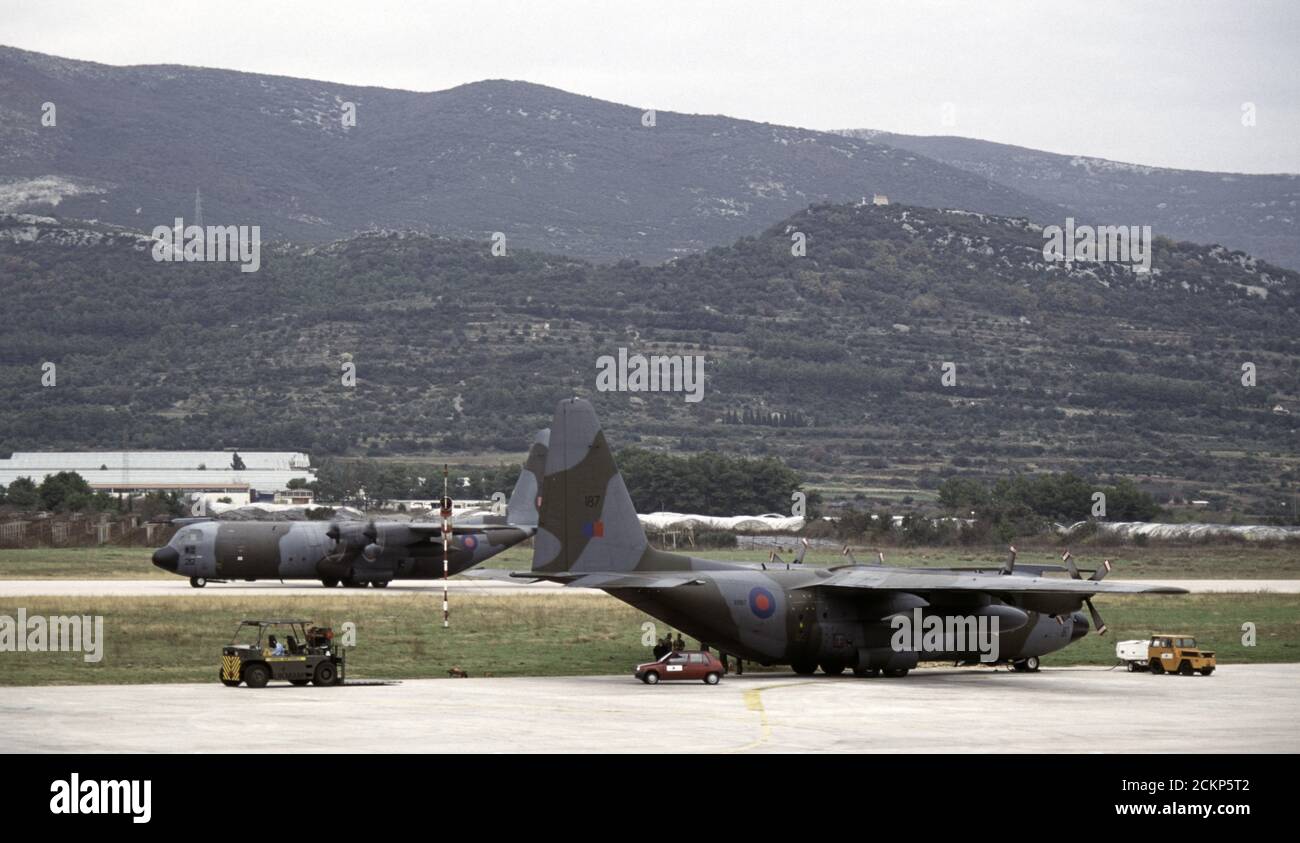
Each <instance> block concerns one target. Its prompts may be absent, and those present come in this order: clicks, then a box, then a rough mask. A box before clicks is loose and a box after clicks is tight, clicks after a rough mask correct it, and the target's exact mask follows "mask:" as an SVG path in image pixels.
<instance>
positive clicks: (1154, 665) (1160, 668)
mask: <svg viewBox="0 0 1300 843" xmlns="http://www.w3.org/2000/svg"><path fill="white" fill-rule="evenodd" d="M1164 672H1165V666H1164V665H1162V664H1161V663H1160V659H1152V660H1151V673H1152V675H1153V676H1159V675H1160V674H1162V673H1164Z"/></svg>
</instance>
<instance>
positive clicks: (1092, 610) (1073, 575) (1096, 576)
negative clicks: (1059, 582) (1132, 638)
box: [1061, 550, 1110, 635]
mask: <svg viewBox="0 0 1300 843" xmlns="http://www.w3.org/2000/svg"><path fill="white" fill-rule="evenodd" d="M1061 561H1062V562H1064V563H1065V567H1066V568H1068V569H1069V571H1070V579H1075V580H1081V579H1083V577H1082V576H1080V575H1079V569H1078V568H1076V567H1075V565H1074V558H1073V557H1072V556H1070V551H1068V550H1067V551H1065V555H1064V556H1062V557H1061ZM1109 573H1110V560H1109V559H1107V560H1106V561H1105V562H1103V563H1102V565H1101V567H1100V568H1098V569H1097V570H1095V571H1093V572H1092V576H1091V577H1089V578H1088V581H1089V582H1101V578H1102V577H1104V576H1106V575H1107V574H1109ZM1083 605H1085V606H1087V607H1088V614H1090V615H1092V625H1093V628H1094V629H1096V630H1097V634H1098V635H1105V634H1106V622H1105V621H1104V620H1102V619H1101V612H1098V611H1097V607H1096V606H1094V605H1092V598H1091V597H1085V598H1083Z"/></svg>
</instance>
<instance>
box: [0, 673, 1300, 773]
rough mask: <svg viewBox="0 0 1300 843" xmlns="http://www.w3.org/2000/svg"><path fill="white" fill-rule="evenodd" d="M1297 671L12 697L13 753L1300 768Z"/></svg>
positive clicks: (6, 742) (132, 689) (622, 681)
mask: <svg viewBox="0 0 1300 843" xmlns="http://www.w3.org/2000/svg"><path fill="white" fill-rule="evenodd" d="M1298 708H1300V665H1296V664H1287V665H1227V666H1222V667H1220V668H1219V670H1218V671H1217V672H1215V674H1214V675H1213V676H1208V677H1203V676H1191V677H1187V676H1176V675H1166V676H1152V675H1150V674H1145V673H1126V672H1124V671H1121V670H1113V671H1111V670H1107V669H1105V668H1090V667H1084V668H1058V669H1045V670H1043V671H1042V672H1040V673H1037V674H1030V673H1012V672H1010V671H1005V670H999V671H993V670H989V669H985V668H971V669H960V670H958V669H926V670H919V671H914V672H913V673H912V674H910V675H909V676H907V677H905V678H902V679H885V678H875V679H858V678H854V677H852V676H843V677H822V676H818V677H796V676H793V675H790V674H785V675H779V674H750V675H747V676H743V677H727V678H726V679H724V680H723V681H722V683H721V684H719V685H717V686H714V687H709V686H706V685H704V684H703V683H697V682H691V683H662V684H660V685H658V686H655V687H651V686H647V685H643V684H641V683H640V682H637V681H636V680H634V679H632V678H631V677H630V676H619V677H613V676H600V677H569V678H527V679H523V678H521V679H424V680H415V681H406V682H403V683H401V684H399V685H391V686H383V687H374V686H370V687H354V688H349V687H336V688H316V687H305V688H294V687H291V686H288V685H284V684H280V683H278V684H275V685H272V686H270V687H268V688H263V689H259V690H251V689H248V688H243V687H240V688H225V687H223V686H222V685H220V684H219V683H218V682H217V681H216V680H215V679H214V680H213V681H212V682H210V683H206V684H200V685H129V686H122V685H98V686H93V685H84V686H49V687H18V688H13V687H8V688H0V752H19V753H28V752H225V753H228V752H244V751H258V752H272V753H273V752H289V753H301V752H311V751H340V752H503V753H521V752H627V753H631V752H635V753H643V752H703V753H721V752H790V753H793V752H950V751H956V752H1031V753H1043V754H1046V755H1053V754H1059V753H1070V752H1297V751H1300V720H1298V719H1297V718H1296V716H1295V712H1296V710H1297V709H1298Z"/></svg>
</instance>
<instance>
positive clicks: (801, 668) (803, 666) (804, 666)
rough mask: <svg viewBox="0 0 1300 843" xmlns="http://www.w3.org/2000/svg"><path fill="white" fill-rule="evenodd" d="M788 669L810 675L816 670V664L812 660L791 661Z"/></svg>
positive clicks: (801, 674) (802, 674)
mask: <svg viewBox="0 0 1300 843" xmlns="http://www.w3.org/2000/svg"><path fill="white" fill-rule="evenodd" d="M790 669H791V670H793V671H794V672H795V673H797V674H799V675H800V676H812V675H813V674H814V673H816V672H817V665H816V663H814V662H793V663H791V665H790Z"/></svg>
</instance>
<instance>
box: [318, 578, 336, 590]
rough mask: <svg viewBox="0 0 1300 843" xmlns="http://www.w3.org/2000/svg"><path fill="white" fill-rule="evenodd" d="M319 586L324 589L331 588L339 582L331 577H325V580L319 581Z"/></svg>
mask: <svg viewBox="0 0 1300 843" xmlns="http://www.w3.org/2000/svg"><path fill="white" fill-rule="evenodd" d="M320 584H321V585H323V586H325V587H326V588H333V587H334V586H336V585H338V584H339V581H338V580H336V579H335V578H333V577H326V578H325V579H323V580H321V581H320Z"/></svg>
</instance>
